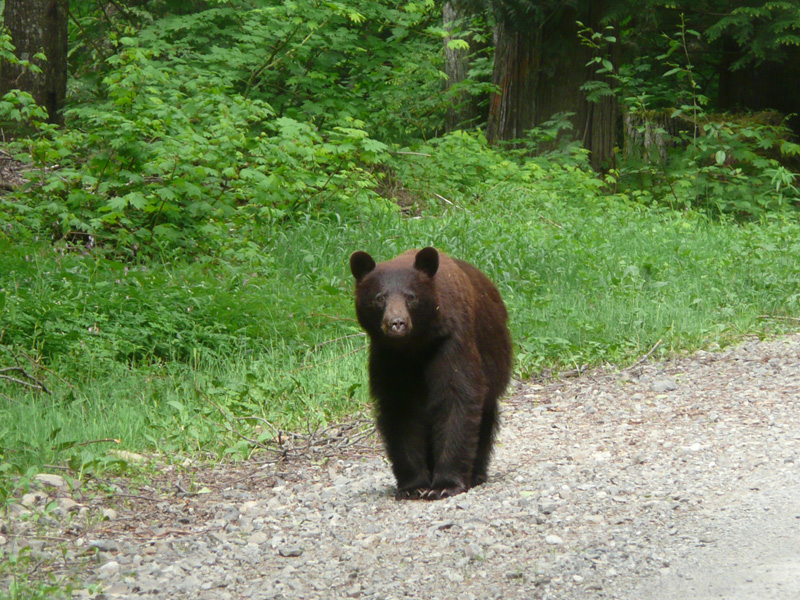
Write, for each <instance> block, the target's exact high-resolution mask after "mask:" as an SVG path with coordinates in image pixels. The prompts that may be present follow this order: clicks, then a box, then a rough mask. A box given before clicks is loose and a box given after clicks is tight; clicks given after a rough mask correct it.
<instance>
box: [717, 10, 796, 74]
mask: <svg viewBox="0 0 800 600" xmlns="http://www.w3.org/2000/svg"><path fill="white" fill-rule="evenodd" d="M757 4H759V5H760V6H759V5H757V6H737V7H735V8H733V10H731V11H730V13H729V14H725V15H722V17H721V18H720V19H719V20H718V21H717V22H716V23H714V24H713V25H712V26H711V27H709V28H708V29H707V30H706V32H705V35H706V37H707V38H708V39H709V41H712V42H714V41H717V40H720V39H721V38H722V37H723V36H730V37H731V38H733V39H734V40H735V41H736V43H737V44H738V45H739V47H740V48H743V49H744V50H745V51H744V52H743V53H742V56H741V57H740V58H739V59H738V60H736V61H735V62H734V63H733V64H732V65H731V68H732V69H734V70H735V69H742V68H744V67H746V66H749V65H752V64H753V63H756V64H758V63H761V62H763V61H766V60H770V61H778V62H780V61H782V60H786V58H787V56H786V53H785V49H787V48H796V47H798V46H800V6H798V4H797V2H760V3H757Z"/></svg>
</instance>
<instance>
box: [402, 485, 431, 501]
mask: <svg viewBox="0 0 800 600" xmlns="http://www.w3.org/2000/svg"><path fill="white" fill-rule="evenodd" d="M427 491H428V488H424V487H415V488H404V489H402V490H397V493H396V494H395V495H394V499H395V500H421V499H422V498H424V495H425V492H427Z"/></svg>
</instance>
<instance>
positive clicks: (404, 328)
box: [381, 295, 411, 338]
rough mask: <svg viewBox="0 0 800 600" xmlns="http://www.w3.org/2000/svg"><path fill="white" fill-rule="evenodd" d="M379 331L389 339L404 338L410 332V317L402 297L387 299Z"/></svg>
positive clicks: (393, 296) (394, 296)
mask: <svg viewBox="0 0 800 600" xmlns="http://www.w3.org/2000/svg"><path fill="white" fill-rule="evenodd" d="M381 329H383V333H385V334H386V335H387V336H388V337H391V338H401V337H404V336H406V335H408V333H409V332H410V331H411V315H410V314H408V308H407V307H406V303H405V301H404V300H403V298H402V297H399V296H396V295H391V296H389V298H388V299H387V301H386V309H385V310H384V313H383V321H382V322H381Z"/></svg>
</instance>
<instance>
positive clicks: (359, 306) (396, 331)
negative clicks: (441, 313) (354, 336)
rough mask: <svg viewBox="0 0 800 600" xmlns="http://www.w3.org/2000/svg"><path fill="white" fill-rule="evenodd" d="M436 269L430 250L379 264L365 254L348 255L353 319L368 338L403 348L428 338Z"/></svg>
mask: <svg viewBox="0 0 800 600" xmlns="http://www.w3.org/2000/svg"><path fill="white" fill-rule="evenodd" d="M438 269H439V253H438V252H437V251H436V249H435V248H430V247H429V248H423V249H422V250H419V251H418V252H416V254H414V255H413V256H411V253H406V254H402V255H400V256H399V257H397V258H395V259H394V260H390V261H387V262H384V263H380V264H376V263H375V260H374V259H373V258H372V257H371V256H370V255H369V254H367V253H366V252H362V251H358V252H354V253H353V254H352V256H350V271H351V272H352V273H353V277H355V279H356V316H357V317H358V322H359V323H360V324H361V326H362V327H363V328H364V331H366V332H367V334H368V335H369V336H370V339H372V340H373V341H374V342H375V341H377V342H386V343H389V344H392V345H403V344H406V343H411V342H413V341H424V340H426V339H427V338H428V337H429V336H430V335H431V333H432V324H433V322H434V321H435V319H436V316H437V314H436V311H437V301H436V297H435V291H434V286H433V278H434V276H435V275H436V272H437V271H438Z"/></svg>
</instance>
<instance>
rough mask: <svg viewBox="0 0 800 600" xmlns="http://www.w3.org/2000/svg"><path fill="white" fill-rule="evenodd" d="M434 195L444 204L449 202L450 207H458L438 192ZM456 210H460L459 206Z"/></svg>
mask: <svg viewBox="0 0 800 600" xmlns="http://www.w3.org/2000/svg"><path fill="white" fill-rule="evenodd" d="M433 195H434V196H436V197H437V198H438V199H439V200H441V201H442V202H447V204H449V205H450V206H456V205H455V203H454V202H451V201H450V200H448V199H447V198H445V197H444V196H442V195H441V194H437V193H436V192H433ZM456 208H458V206H456Z"/></svg>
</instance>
